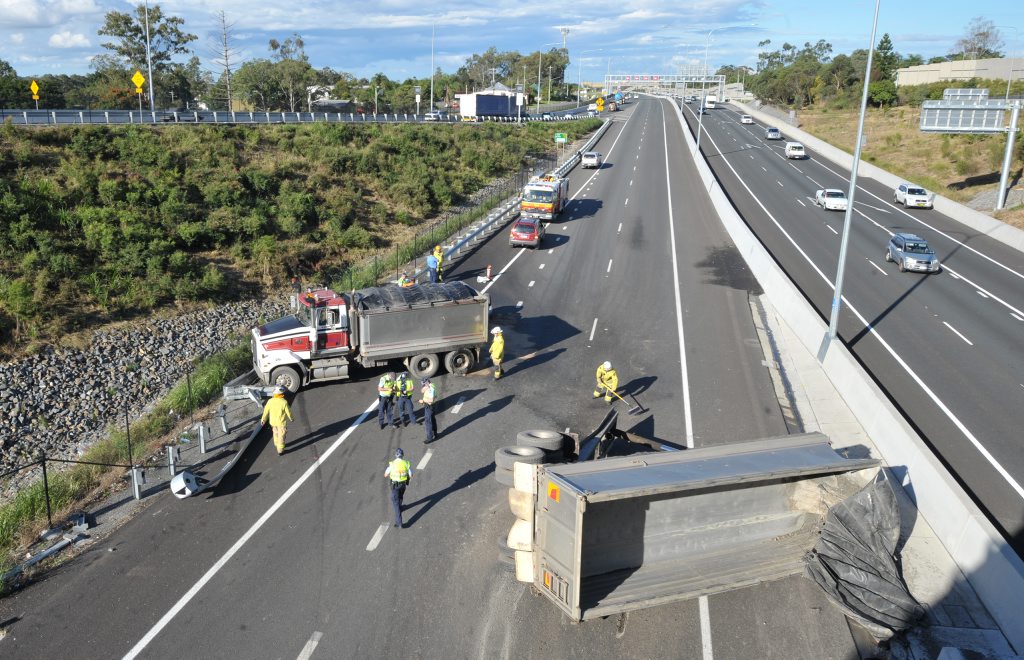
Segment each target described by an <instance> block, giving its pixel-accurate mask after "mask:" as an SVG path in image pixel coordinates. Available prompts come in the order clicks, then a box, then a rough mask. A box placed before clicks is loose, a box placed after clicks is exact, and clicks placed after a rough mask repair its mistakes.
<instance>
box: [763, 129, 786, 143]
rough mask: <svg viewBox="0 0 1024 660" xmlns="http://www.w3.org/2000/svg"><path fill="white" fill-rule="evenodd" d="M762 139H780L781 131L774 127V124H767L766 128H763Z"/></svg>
mask: <svg viewBox="0 0 1024 660" xmlns="http://www.w3.org/2000/svg"><path fill="white" fill-rule="evenodd" d="M764 139H766V140H781V139H782V131H780V130H779V129H777V128H775V127H774V126H769V127H768V128H766V129H764Z"/></svg>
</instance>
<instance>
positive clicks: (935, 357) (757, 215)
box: [684, 111, 1024, 552]
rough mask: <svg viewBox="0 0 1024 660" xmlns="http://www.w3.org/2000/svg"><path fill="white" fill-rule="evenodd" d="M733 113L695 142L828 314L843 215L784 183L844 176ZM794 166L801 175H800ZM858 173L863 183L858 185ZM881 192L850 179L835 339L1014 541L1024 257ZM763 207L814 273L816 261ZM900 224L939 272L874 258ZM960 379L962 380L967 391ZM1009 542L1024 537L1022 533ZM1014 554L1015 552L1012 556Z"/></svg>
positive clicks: (809, 186) (714, 121)
mask: <svg viewBox="0 0 1024 660" xmlns="http://www.w3.org/2000/svg"><path fill="white" fill-rule="evenodd" d="M684 114H687V115H689V114H692V113H685V111H684ZM733 116H734V113H731V112H730V111H725V112H722V113H718V112H717V111H716V112H715V113H711V115H709V116H706V117H705V119H706V120H705V122H704V127H705V129H707V130H708V131H709V133H708V135H706V136H705V139H704V140H702V146H704V147H705V153H707V154H710V158H709V162H710V163H711V165H712V167H713V168H714V169H715V171H716V173H717V176H718V177H719V179H720V180H721V181H722V183H723V186H724V187H725V189H726V190H727V191H728V192H729V194H730V196H731V198H732V200H733V202H734V204H736V206H737V208H738V209H739V210H740V212H741V213H742V214H743V216H744V217H745V218H746V219H747V222H748V223H749V224H750V225H751V226H752V227H753V228H754V229H755V231H756V232H757V233H758V235H759V236H760V237H761V239H762V241H763V242H764V243H765V245H766V246H767V247H768V248H769V250H770V251H772V253H773V254H775V255H776V258H777V259H778V260H779V261H780V263H783V264H785V265H786V267H787V270H788V271H789V272H790V273H791V276H792V277H793V278H794V280H795V281H796V282H797V284H798V286H800V287H801V288H803V289H804V291H805V293H807V294H808V297H809V299H810V300H812V301H813V302H814V304H815V305H816V306H817V308H818V309H819V312H820V313H822V315H823V316H825V315H826V314H827V310H828V309H829V306H830V302H831V295H832V294H831V288H830V286H829V285H828V284H827V283H826V282H825V279H824V278H825V277H827V278H828V279H831V276H832V274H833V273H834V270H835V266H834V264H835V261H836V258H837V254H838V249H839V236H838V231H841V223H842V214H841V213H830V212H826V211H823V210H821V209H818V208H816V207H814V206H812V205H809V202H807V200H804V202H805V203H806V204H808V206H803V205H801V204H799V203H798V202H797V201H796V198H795V196H794V195H793V194H792V192H793V191H794V189H795V190H799V189H800V188H801V186H802V187H803V189H804V191H806V193H805V194H806V195H813V191H814V190H815V189H816V188H817V187H818V186H816V185H814V184H813V183H811V181H809V180H804V181H801V179H800V177H801V176H804V177H805V179H806V178H809V179H813V180H814V181H816V182H818V183H820V184H824V185H826V186H830V187H838V188H841V189H844V190H845V189H846V188H847V187H848V182H847V181H845V180H843V178H842V173H841V172H838V171H837V169H836V168H835V167H833V166H832V165H831V164H830V163H823V162H822V161H821V159H819V158H817V157H816V156H815V155H814V154H811V156H812V158H811V159H810V160H807V161H801V162H799V163H787V162H786V161H785V159H784V158H782V157H781V156H780V155H779V152H780V151H781V146H776V144H772V143H766V142H764V141H763V140H758V139H757V134H756V131H757V130H758V129H759V128H760V127H757V126H756V125H755V126H754V127H750V126H744V125H741V124H739V123H737V122H734V121H733V120H732V117H733ZM691 126H693V122H691ZM709 136H710V139H709ZM737 138H738V139H737ZM737 145H738V150H737ZM747 145H751V146H753V147H754V148H747ZM751 156H753V158H751ZM725 161H728V163H729V164H730V165H732V168H733V169H734V170H735V173H734V172H733V169H730V168H729V167H727V166H725ZM794 165H795V166H796V167H798V168H799V169H800V170H802V172H803V174H802V175H801V173H798V172H795V171H794V167H793V166H794ZM740 181H742V182H743V184H745V185H746V187H747V188H749V191H750V192H749V193H748V192H747V188H744V185H742V184H741V183H740ZM862 182H863V184H864V185H865V186H868V189H867V190H865V191H863V192H862V191H861V187H862ZM780 184H781V185H780ZM871 187H874V188H875V189H874V190H873V191H872V190H871ZM878 188H879V184H877V182H874V181H871V180H868V179H863V178H862V179H861V180H860V181H859V182H858V196H857V199H858V202H857V204H856V205H855V207H856V212H855V215H854V223H853V226H852V231H851V237H850V246H849V249H850V252H849V255H850V256H849V258H848V262H847V264H848V266H847V268H848V271H847V274H848V277H847V278H846V285H845V290H844V298H846V299H848V300H851V301H853V305H854V307H856V308H857V310H858V311H859V312H860V313H861V315H862V316H861V318H857V317H855V316H854V315H853V314H852V313H851V311H850V309H849V308H848V307H845V308H844V314H843V315H842V322H841V325H840V330H841V336H842V337H843V339H844V340H845V341H846V342H847V344H848V345H849V346H851V348H853V350H854V352H855V354H856V355H857V356H858V358H859V359H860V360H861V361H862V362H864V364H865V365H866V366H867V367H868V368H869V370H870V371H871V372H872V373H873V374H875V377H876V378H878V379H879V380H880V381H881V384H882V386H883V387H884V388H885V389H886V390H887V391H888V392H890V395H891V396H893V398H894V399H895V400H896V402H897V405H899V406H901V407H902V408H903V409H904V410H905V411H906V413H907V415H908V417H909V418H910V419H911V420H912V423H914V424H915V425H916V426H917V427H918V429H919V430H920V431H921V433H922V435H923V436H924V437H925V438H926V439H927V440H928V441H929V442H930V443H931V444H932V446H933V447H935V449H936V451H937V453H938V454H939V455H940V457H941V458H942V459H943V460H944V461H946V463H947V464H948V465H949V466H950V467H951V468H952V469H953V470H954V472H955V473H956V474H957V475H958V478H960V479H961V480H962V482H964V483H965V484H966V485H967V487H968V489H969V490H970V491H973V495H974V497H975V498H976V499H977V500H979V501H980V502H981V503H982V505H983V507H985V508H987V509H988V510H989V512H990V515H991V516H992V517H993V518H994V520H995V521H996V522H997V524H998V525H999V526H1001V527H1002V528H1003V529H1004V533H1006V534H1007V536H1009V537H1012V538H1015V539H1017V538H1019V535H1020V532H1021V531H1022V520H1021V516H1020V494H1019V489H1018V488H1017V485H1019V484H1020V483H1021V477H1022V476H1024V457H1022V456H1021V454H1020V452H1019V437H1020V433H1019V425H1020V414H1019V412H1018V411H1019V410H1020V407H1021V405H1022V404H1024V386H1022V385H1021V382H1022V380H1024V355H1022V354H1021V352H1020V351H1019V350H1018V348H1017V347H1018V346H1019V341H1020V335H1021V331H1022V329H1024V325H1022V322H1021V321H1019V320H1018V316H1016V314H1017V312H1019V311H1020V308H1021V307H1024V299H1022V297H1024V292H1022V287H1020V285H1019V279H1020V277H1019V273H1021V272H1024V258H1022V255H1020V254H1019V253H1015V252H1013V251H1009V250H1007V249H1006V248H1005V246H1001V245H999V246H992V245H990V244H991V243H993V242H992V241H990V240H989V239H987V238H985V237H979V236H977V235H976V234H971V232H970V231H969V230H966V228H964V227H963V226H954V225H955V223H954V222H953V221H951V220H950V219H948V218H945V217H944V216H941V214H936V213H931V212H924V211H915V212H914V213H907V212H906V211H904V210H903V209H902V208H899V207H896V206H894V205H892V204H889V203H888V202H887V201H885V200H884V198H882V199H879V198H880V197H881V194H882V193H883V191H881V190H878ZM868 193H871V194H868ZM890 194H891V193H890ZM872 195H874V196H872ZM762 205H763V207H764V208H762ZM765 209H767V210H768V211H770V212H771V214H772V215H773V216H774V218H775V219H776V221H777V222H778V225H779V226H780V227H782V228H783V229H785V231H787V232H788V233H789V235H790V236H791V237H792V239H793V240H794V241H795V242H796V243H797V244H799V245H800V247H801V248H802V250H803V252H804V254H806V255H808V257H809V258H810V260H812V261H813V262H814V263H815V264H816V265H817V267H818V269H819V272H817V273H816V272H813V271H812V270H811V268H810V267H809V266H808V265H807V261H806V260H805V257H804V256H803V255H801V254H799V253H798V252H797V250H796V249H795V248H794V247H793V246H792V245H791V244H790V243H789V240H788V239H787V238H785V237H784V236H783V235H782V233H781V231H780V230H779V229H778V228H777V227H775V226H774V225H773V223H772V222H771V220H770V219H769V218H768V217H767V213H766V210H765ZM922 215H926V216H927V222H928V223H929V225H930V226H931V227H934V229H927V228H922V227H921V226H920V225H919V224H918V223H915V222H908V221H907V220H908V216H913V217H914V218H918V217H919V216H922ZM833 216H834V217H835V220H834V221H831V222H828V224H829V225H830V226H832V225H834V227H835V229H836V230H838V231H837V232H832V231H828V230H827V229H826V228H825V227H824V224H822V222H820V221H816V220H815V218H816V217H817V218H824V219H825V220H826V221H828V220H829V219H831V217H833ZM894 231H915V232H916V233H919V234H921V235H923V236H925V237H927V238H928V239H929V241H930V242H931V243H932V244H933V245H934V246H935V249H936V251H937V252H938V254H939V256H940V259H942V260H943V263H944V267H945V271H944V272H943V273H942V274H941V275H939V276H934V275H933V276H929V277H924V276H921V275H917V274H910V273H907V274H900V273H899V272H898V270H897V269H896V268H895V266H894V265H892V264H886V263H885V262H884V261H883V260H882V259H881V256H882V255H883V254H884V246H885V243H886V241H887V240H888V236H889V234H890V232H894ZM947 236H960V237H962V238H961V240H962V241H963V242H964V243H966V244H967V245H969V246H971V247H972V248H974V249H977V250H980V251H984V256H985V257H988V258H983V257H982V256H979V255H978V254H976V253H975V252H973V251H971V250H970V249H967V248H966V247H964V246H962V245H959V244H957V243H955V242H953V241H952V240H950V239H948V238H947ZM968 273H969V275H968ZM963 277H967V278H969V279H970V281H971V283H970V284H968V282H967V281H966V280H965V279H962V278H963ZM977 285H980V287H979V286H977ZM1022 315H1024V314H1022ZM865 322H868V323H870V324H871V325H872V327H873V328H874V329H875V331H876V332H877V333H879V334H880V335H882V337H883V338H884V340H885V341H886V342H888V343H889V344H891V345H892V347H893V349H894V350H895V352H896V353H897V355H898V356H899V357H900V358H901V359H903V360H904V361H905V362H906V363H907V364H908V365H909V367H910V369H911V370H912V371H913V372H915V374H917V375H918V378H917V379H915V378H914V377H913V376H911V375H910V374H909V373H908V371H907V369H904V368H903V367H902V366H901V365H899V364H898V361H897V360H896V359H895V358H894V357H893V356H892V355H891V354H890V352H889V351H888V350H886V348H885V346H883V345H882V344H881V343H880V341H879V339H878V337H877V336H874V335H871V334H869V333H867V332H866V331H865ZM907 328H910V329H911V330H909V331H908V330H907ZM970 376H973V377H970ZM969 377H970V378H969ZM968 378H969V381H968V380H967V379H968ZM965 382H970V386H969V387H964V386H963V385H964V383H965ZM925 386H926V387H928V388H929V389H931V390H933V391H934V392H935V395H936V397H937V398H939V399H940V400H941V402H942V405H945V406H946V407H948V409H949V410H950V411H951V412H952V415H953V416H955V417H956V418H957V419H958V420H962V423H963V425H964V429H966V433H970V434H971V436H972V437H974V438H976V439H977V441H978V442H979V443H980V444H983V445H984V447H985V450H986V451H988V452H990V454H991V456H992V457H993V460H992V461H988V460H986V459H985V458H984V457H983V456H982V455H981V454H980V453H979V451H978V449H977V448H976V447H975V446H974V445H972V444H971V442H970V438H968V437H966V433H965V432H964V429H961V428H958V427H957V426H956V425H954V423H953V422H951V421H950V419H949V417H948V416H947V415H946V414H944V413H943V411H942V410H941V408H940V407H939V404H937V403H936V402H935V401H934V400H933V399H932V398H931V397H929V396H928V394H927V392H925V390H924V387H925ZM993 463H995V464H998V466H1000V467H1001V468H1003V469H1004V470H1005V471H1006V472H1008V473H1009V474H1010V475H1012V476H1011V479H1009V480H1008V479H1007V478H1005V477H1004V476H1003V475H1001V474H1000V473H999V472H998V468H996V467H994V466H993ZM1015 544H1016V545H1017V546H1021V545H1022V544H1021V543H1020V542H1019V541H1016V542H1015ZM1022 549H1024V548H1022V547H1018V552H1020V551H1021V550H1022Z"/></svg>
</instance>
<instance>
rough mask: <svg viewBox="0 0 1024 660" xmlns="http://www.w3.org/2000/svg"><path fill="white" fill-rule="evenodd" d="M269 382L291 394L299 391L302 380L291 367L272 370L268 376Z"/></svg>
mask: <svg viewBox="0 0 1024 660" xmlns="http://www.w3.org/2000/svg"><path fill="white" fill-rule="evenodd" d="M270 382H271V384H273V385H283V386H284V387H285V389H287V390H288V391H289V392H291V393H292V394H295V393H296V392H298V391H299V388H300V387H302V379H301V378H299V372H298V371H296V370H295V369H294V368H293V367H278V368H277V369H274V371H273V373H272V374H271V375H270Z"/></svg>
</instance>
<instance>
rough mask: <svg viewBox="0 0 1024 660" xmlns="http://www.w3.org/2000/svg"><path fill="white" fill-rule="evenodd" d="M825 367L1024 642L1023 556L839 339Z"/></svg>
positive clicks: (749, 249)
mask: <svg viewBox="0 0 1024 660" xmlns="http://www.w3.org/2000/svg"><path fill="white" fill-rule="evenodd" d="M673 106H675V104H674V103H673ZM675 109H676V115H677V118H678V120H679V122H680V125H681V127H682V129H683V133H684V135H685V137H686V140H687V144H688V145H689V148H690V152H691V154H692V155H693V159H694V163H695V165H696V167H697V170H698V173H699V175H700V178H701V181H702V182H703V184H704V188H705V190H707V192H708V195H709V197H710V198H711V201H712V204H713V205H714V206H715V209H716V211H717V213H718V215H719V217H720V219H721V221H722V223H723V225H724V226H725V228H726V230H727V231H728V232H729V235H730V237H731V238H732V240H733V242H734V243H735V244H736V247H737V249H738V250H739V251H740V253H741V254H742V255H743V258H744V260H745V261H746V262H747V265H748V266H749V267H750V269H751V272H752V273H753V274H754V276H755V277H756V278H757V280H758V282H759V283H760V284H761V286H762V288H763V289H764V291H765V293H766V295H767V296H768V298H769V299H770V300H771V301H772V304H773V305H774V306H775V308H776V310H777V312H778V314H779V316H781V317H782V318H783V319H785V321H786V323H787V324H788V325H789V326H790V328H792V329H793V331H794V334H796V336H797V337H798V338H799V340H800V342H801V343H802V344H803V345H804V347H805V348H806V349H807V350H808V351H810V352H811V353H812V354H818V353H819V348H820V346H821V343H822V338H823V337H824V336H825V335H826V331H827V327H826V325H825V323H824V322H823V321H822V319H821V318H820V317H819V316H818V314H817V312H816V311H815V310H814V309H813V308H812V307H811V305H810V304H809V303H808V302H807V301H806V300H805V299H804V297H803V295H802V294H801V293H800V291H799V290H798V289H797V288H796V286H795V285H794V284H793V283H792V282H791V281H790V280H789V278H788V277H787V276H786V274H785V273H784V272H783V271H782V269H781V268H779V267H778V265H777V264H776V263H775V261H774V260H773V259H772V257H771V256H770V255H769V254H768V252H767V251H766V250H765V248H764V246H763V245H761V243H760V242H759V241H758V240H757V238H756V237H755V236H754V235H753V234H752V233H751V232H750V230H749V228H748V227H747V225H746V224H745V223H744V222H743V219H742V218H741V217H740V216H739V214H738V213H737V212H736V210H735V209H734V208H733V206H732V204H731V203H730V202H729V200H728V198H727V197H726V195H725V193H724V192H723V191H722V189H721V187H720V186H719V185H718V183H717V180H716V179H715V178H714V175H713V174H712V173H711V170H710V168H709V167H708V165H707V163H706V162H705V161H704V159H703V158H701V157H700V155H699V154H698V153H697V152H696V143H695V142H694V140H693V137H692V136H691V135H690V133H689V131H688V130H687V126H686V122H685V121H684V119H683V116H682V112H681V111H680V109H679V108H678V106H675ZM821 366H822V368H823V369H824V371H825V373H826V374H827V375H828V377H829V380H830V381H831V382H832V384H833V385H834V386H835V388H836V390H837V391H838V392H839V394H840V396H842V398H843V400H844V401H845V402H846V403H847V405H848V406H849V408H850V410H851V411H852V412H853V414H854V415H855V416H856V418H857V420H858V421H859V422H860V424H861V425H862V426H863V428H864V430H865V432H866V433H867V434H868V437H870V438H871V439H872V442H873V444H874V445H875V446H876V447H877V448H878V451H879V452H880V453H881V455H882V458H883V459H884V460H885V462H886V463H887V464H888V465H889V466H891V469H892V470H893V472H894V473H895V474H897V475H898V476H899V478H900V481H901V485H902V486H903V488H904V490H905V491H906V493H907V495H908V496H909V498H910V499H911V501H913V502H914V504H915V505H916V506H917V508H918V511H919V512H920V513H921V515H922V517H923V518H924V520H925V521H926V522H927V523H928V525H929V526H930V527H931V528H932V530H933V531H934V532H935V534H936V536H937V537H938V538H939V540H940V542H941V543H942V545H943V546H944V547H945V549H946V551H947V552H948V553H949V554H950V556H951V557H952V558H953V560H954V561H955V562H956V565H957V566H958V567H959V568H960V570H961V571H962V572H963V573H964V575H965V576H966V579H967V580H968V581H969V582H970V584H971V586H972V587H973V588H974V590H975V592H976V593H977V594H978V597H979V598H980V599H981V601H982V602H983V603H984V605H985V607H986V608H987V609H988V610H989V613H990V614H991V615H992V616H993V618H994V619H995V620H996V621H997V623H998V624H999V627H1000V629H1001V630H1002V632H1003V634H1004V635H1005V636H1006V638H1007V640H1008V641H1009V642H1010V644H1012V645H1013V647H1014V648H1015V649H1017V650H1018V651H1020V650H1022V649H1024V621H1022V619H1021V617H1020V616H1019V613H1020V612H1022V611H1024V562H1022V561H1021V559H1020V558H1019V557H1018V556H1017V555H1016V553H1015V552H1014V551H1013V550H1012V549H1011V548H1010V547H1009V546H1008V545H1007V544H1006V542H1005V541H1004V540H1003V538H1002V537H1001V536H1000V534H999V532H998V531H996V529H995V528H994V527H993V526H992V524H991V523H990V522H989V521H988V520H987V519H986V518H985V516H984V515H983V514H982V512H981V511H980V510H979V509H978V507H977V506H976V505H975V504H974V503H973V502H972V501H971V500H970V498H969V497H968V496H967V494H966V493H965V492H964V491H963V489H962V488H961V487H960V485H959V484H957V483H956V481H955V480H954V479H953V477H952V476H951V475H950V474H949V473H948V472H947V470H946V469H945V467H944V466H943V465H942V464H941V463H939V461H938V460H937V459H936V458H935V456H934V455H933V454H932V452H931V451H930V449H929V448H928V447H927V446H926V445H925V443H924V441H923V440H922V439H921V437H920V436H919V435H918V434H917V433H916V432H915V431H914V430H913V428H911V427H910V425H909V424H908V423H907V421H906V420H905V419H904V418H903V416H902V415H901V414H900V413H899V411H897V410H896V408H895V406H893V404H892V403H891V402H890V401H889V399H888V398H887V397H886V396H885V394H884V393H883V392H882V391H881V390H880V389H879V387H878V386H877V385H876V384H875V383H874V381H873V380H872V379H871V378H870V376H868V374H867V373H866V372H865V371H864V370H863V369H862V368H861V366H860V364H859V363H858V362H857V361H856V360H855V359H854V358H853V356H852V355H851V354H850V352H849V351H848V350H847V348H846V347H845V346H843V345H842V343H841V342H832V344H831V346H829V347H828V350H827V352H826V354H825V359H824V360H823V361H822V362H821Z"/></svg>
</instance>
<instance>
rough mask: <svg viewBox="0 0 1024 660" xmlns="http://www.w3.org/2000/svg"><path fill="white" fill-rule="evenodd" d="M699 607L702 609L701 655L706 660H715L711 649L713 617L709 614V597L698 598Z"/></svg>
mask: <svg viewBox="0 0 1024 660" xmlns="http://www.w3.org/2000/svg"><path fill="white" fill-rule="evenodd" d="M697 607H698V609H700V640H701V654H702V657H703V659H704V660H713V658H714V657H715V656H714V654H713V653H712V649H711V615H710V613H709V612H708V597H707V596H701V597H700V598H698V599H697Z"/></svg>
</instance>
